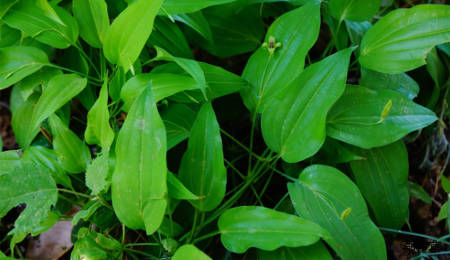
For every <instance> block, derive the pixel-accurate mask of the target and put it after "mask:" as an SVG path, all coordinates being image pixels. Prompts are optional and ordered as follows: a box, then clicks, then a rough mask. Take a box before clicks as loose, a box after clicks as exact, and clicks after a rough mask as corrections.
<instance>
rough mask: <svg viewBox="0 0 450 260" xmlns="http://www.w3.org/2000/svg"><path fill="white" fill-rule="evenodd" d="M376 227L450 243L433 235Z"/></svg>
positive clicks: (381, 228)
mask: <svg viewBox="0 0 450 260" xmlns="http://www.w3.org/2000/svg"><path fill="white" fill-rule="evenodd" d="M378 228H379V229H380V230H383V231H386V232H392V233H398V234H404V235H410V236H416V237H423V238H428V239H431V240H435V241H438V242H441V243H443V244H446V245H450V243H449V242H447V241H444V240H441V239H440V238H437V237H433V236H428V235H424V234H419V233H414V232H408V231H403V230H397V229H391V228H384V227H378Z"/></svg>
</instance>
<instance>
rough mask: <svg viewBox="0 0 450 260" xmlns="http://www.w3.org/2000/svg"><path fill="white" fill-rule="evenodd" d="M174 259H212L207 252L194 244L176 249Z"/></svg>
mask: <svg viewBox="0 0 450 260" xmlns="http://www.w3.org/2000/svg"><path fill="white" fill-rule="evenodd" d="M172 259H173V260H212V258H211V257H209V256H208V255H207V254H205V253H203V252H202V251H200V249H198V248H197V247H195V246H194V245H189V244H188V245H183V246H181V247H180V248H178V249H177V251H175V254H174V255H173V257H172Z"/></svg>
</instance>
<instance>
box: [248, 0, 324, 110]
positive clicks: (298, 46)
mask: <svg viewBox="0 0 450 260" xmlns="http://www.w3.org/2000/svg"><path fill="white" fill-rule="evenodd" d="M319 28H320V5H319V4H317V3H309V4H306V5H305V6H302V7H300V8H297V9H294V10H292V11H290V12H287V13H285V14H283V15H282V16H280V17H279V18H278V19H276V20H275V22H273V23H272V25H271V26H270V27H269V29H268V31H267V34H266V38H265V40H264V41H265V43H266V45H267V46H265V47H264V46H262V47H261V48H259V49H258V50H257V51H256V52H255V53H253V55H252V56H251V57H250V59H249V60H248V62H247V65H246V66H245V69H244V72H243V74H242V77H243V78H244V79H246V80H247V81H248V82H250V84H251V85H252V88H251V89H248V90H247V91H244V92H242V97H243V99H244V103H245V105H246V106H247V108H249V109H250V110H252V111H253V110H255V109H256V112H261V111H262V109H263V107H264V106H265V105H266V103H267V101H270V100H272V98H273V96H274V94H275V93H276V92H277V91H279V90H281V89H284V88H285V87H286V86H288V85H290V83H291V82H292V81H293V80H294V79H296V78H297V77H298V76H299V75H300V73H301V72H302V71H303V67H304V65H305V58H306V55H307V53H308V51H309V49H310V48H311V47H312V46H313V45H314V43H315V42H316V40H317V37H318V36H319ZM286 75H289V76H286Z"/></svg>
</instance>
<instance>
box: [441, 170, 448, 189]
mask: <svg viewBox="0 0 450 260" xmlns="http://www.w3.org/2000/svg"><path fill="white" fill-rule="evenodd" d="M441 185H442V188H443V189H444V191H445V192H447V193H450V180H449V179H448V178H447V176H445V175H444V173H443V172H441Z"/></svg>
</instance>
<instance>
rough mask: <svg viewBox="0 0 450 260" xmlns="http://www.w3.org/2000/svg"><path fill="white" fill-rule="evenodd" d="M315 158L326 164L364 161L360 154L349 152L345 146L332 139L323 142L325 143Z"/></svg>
mask: <svg viewBox="0 0 450 260" xmlns="http://www.w3.org/2000/svg"><path fill="white" fill-rule="evenodd" d="M317 156H318V157H319V159H322V160H324V161H325V162H327V163H346V162H351V161H354V160H365V159H366V158H364V157H363V156H362V155H361V154H359V153H355V152H353V151H350V150H349V149H348V148H347V146H344V145H343V144H341V143H340V142H339V141H337V140H334V139H332V138H327V139H326V140H325V143H324V144H323V146H322V147H321V148H320V150H319V152H318V153H317ZM322 160H319V161H322Z"/></svg>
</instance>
